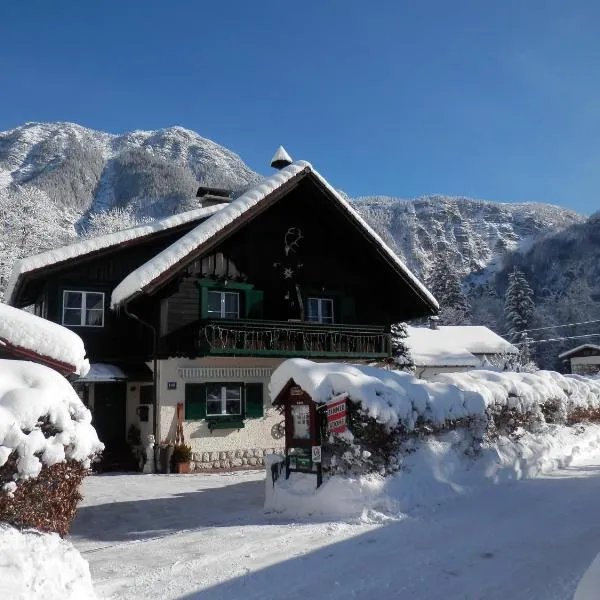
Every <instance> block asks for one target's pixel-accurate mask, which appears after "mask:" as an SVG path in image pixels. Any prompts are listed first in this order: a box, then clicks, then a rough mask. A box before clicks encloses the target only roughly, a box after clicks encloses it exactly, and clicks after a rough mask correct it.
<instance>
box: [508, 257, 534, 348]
mask: <svg viewBox="0 0 600 600" xmlns="http://www.w3.org/2000/svg"><path fill="white" fill-rule="evenodd" d="M534 308H535V304H534V302H533V290H532V289H531V287H530V285H529V283H528V282H527V279H526V278H525V274H524V273H523V272H522V271H520V270H519V269H518V268H517V267H515V268H514V270H513V272H512V273H509V275H508V288H507V289H506V296H505V297H504V320H505V322H506V329H507V331H508V337H509V339H510V341H512V342H520V341H521V332H523V330H525V329H527V328H528V327H529V326H530V323H531V320H532V318H533V311H534Z"/></svg>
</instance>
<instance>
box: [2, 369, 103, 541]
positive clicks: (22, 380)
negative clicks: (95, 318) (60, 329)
mask: <svg viewBox="0 0 600 600" xmlns="http://www.w3.org/2000/svg"><path fill="white" fill-rule="evenodd" d="M91 420H92V417H91V413H90V411H89V410H88V409H87V408H86V407H85V406H84V405H83V403H82V402H81V400H80V398H79V397H78V396H77V394H76V393H75V391H74V390H73V388H72V387H71V385H70V384H69V382H68V381H67V380H66V379H65V378H64V377H62V376H61V375H59V374H58V373H57V372H56V371H53V370H52V369H49V368H48V367H45V366H43V365H39V364H35V363H31V362H25V361H16V360H0V522H1V521H4V522H7V523H10V524H13V525H15V526H17V527H35V528H37V529H40V530H42V531H55V532H58V533H60V534H61V535H65V534H66V533H67V532H68V530H69V527H70V524H71V521H72V520H73V518H74V517H75V511H76V508H77V502H78V501H79V499H80V497H79V494H78V491H77V490H78V487H79V484H80V483H81V480H82V479H83V477H84V476H85V475H86V474H87V471H88V469H89V467H90V461H91V460H92V459H93V458H94V457H95V456H96V455H97V454H98V453H99V452H101V451H102V449H103V445H102V444H101V443H100V441H99V440H98V436H97V435H96V431H95V430H94V428H93V426H92V424H91Z"/></svg>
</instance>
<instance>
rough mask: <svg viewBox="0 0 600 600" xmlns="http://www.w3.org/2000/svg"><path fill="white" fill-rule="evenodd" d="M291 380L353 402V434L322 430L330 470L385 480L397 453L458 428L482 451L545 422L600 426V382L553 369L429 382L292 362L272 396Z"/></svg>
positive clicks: (318, 394)
mask: <svg viewBox="0 0 600 600" xmlns="http://www.w3.org/2000/svg"><path fill="white" fill-rule="evenodd" d="M290 379H293V380H294V381H295V383H296V384H297V385H299V386H300V387H302V389H304V391H306V392H307V393H308V394H309V395H310V396H311V397H312V398H313V400H315V402H317V403H326V402H327V401H329V400H330V399H331V398H334V397H339V396H340V394H345V395H346V396H347V398H348V400H349V402H348V406H349V416H348V425H349V429H350V432H345V433H344V434H343V435H333V436H329V435H328V434H327V432H326V431H323V436H322V439H323V440H325V443H324V446H323V450H324V467H325V468H327V469H328V470H329V472H330V473H344V474H351V475H358V474H363V473H371V472H376V473H379V474H382V475H385V474H387V473H390V472H393V471H394V470H397V469H398V468H399V465H400V460H401V456H399V455H401V454H402V453H403V452H406V450H407V449H409V448H410V447H411V444H412V442H413V441H414V440H418V439H424V438H426V437H428V436H431V435H434V434H439V433H441V432H444V431H448V430H453V429H468V430H469V431H470V435H471V438H472V439H473V447H472V448H471V450H473V451H478V450H480V449H481V448H482V447H483V446H485V445H486V444H489V443H493V442H494V440H495V439H497V438H498V437H499V436H505V437H513V436H519V435H521V433H522V432H525V431H529V432H537V431H539V430H541V429H543V428H544V427H545V426H547V424H572V423H575V422H580V421H599V422H600V380H597V379H596V380H594V379H591V378H586V377H582V376H577V375H567V376H564V375H561V374H560V373H556V372H553V371H537V372H536V373H515V372H497V371H486V370H473V371H463V372H460V373H443V374H440V375H437V376H436V377H435V378H434V379H433V380H431V381H423V380H419V379H417V378H415V377H414V376H413V375H410V374H409V373H404V372H400V371H390V370H386V369H377V368H374V367H367V366H364V365H349V364H341V363H313V362H311V361H308V360H304V359H291V360H288V361H285V362H284V363H282V364H281V365H280V366H279V368H278V369H276V371H275V372H274V373H273V375H272V378H271V383H270V386H269V393H270V394H271V398H273V399H274V398H276V397H277V395H278V394H279V392H280V391H281V390H282V389H283V387H284V386H285V384H286V383H287V382H288V381H289V380H290Z"/></svg>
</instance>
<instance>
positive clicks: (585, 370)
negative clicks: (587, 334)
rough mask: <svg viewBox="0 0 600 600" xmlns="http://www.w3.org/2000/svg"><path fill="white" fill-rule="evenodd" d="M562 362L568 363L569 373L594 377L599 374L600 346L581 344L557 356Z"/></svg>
mask: <svg viewBox="0 0 600 600" xmlns="http://www.w3.org/2000/svg"><path fill="white" fill-rule="evenodd" d="M558 358H560V359H561V360H562V361H565V362H566V361H569V366H570V370H571V373H576V374H577V375H596V374H597V373H600V346H598V345H596V344H582V345H581V346H577V347H576V348H572V349H571V350H567V351H566V352H563V353H562V354H559V355H558Z"/></svg>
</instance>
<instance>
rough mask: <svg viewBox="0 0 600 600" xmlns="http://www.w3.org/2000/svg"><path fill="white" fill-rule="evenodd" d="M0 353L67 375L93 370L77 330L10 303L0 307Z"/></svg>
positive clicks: (81, 373) (82, 373) (83, 373)
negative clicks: (30, 361) (37, 363)
mask: <svg viewBox="0 0 600 600" xmlns="http://www.w3.org/2000/svg"><path fill="white" fill-rule="evenodd" d="M0 351H2V353H3V354H4V353H5V352H8V354H10V355H13V356H15V357H19V358H27V359H29V360H33V361H36V362H40V363H43V364H45V365H48V366H50V367H52V368H54V369H56V370H57V371H59V372H61V373H63V374H64V375H67V374H70V373H75V374H77V375H85V374H86V373H87V372H88V370H89V368H90V365H89V362H88V361H87V359H86V358H85V348H84V345H83V341H82V339H81V338H80V337H79V336H78V335H77V334H76V333H75V332H74V331H71V330H70V329H67V328H66V327H63V326H62V325H58V324H57V323H53V322H52V321H47V320H46V319H42V318H41V317H37V316H35V315H32V314H31V313H28V312H25V311H24V310H21V309H19V308H14V307H13V306H8V305H7V304H0Z"/></svg>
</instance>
